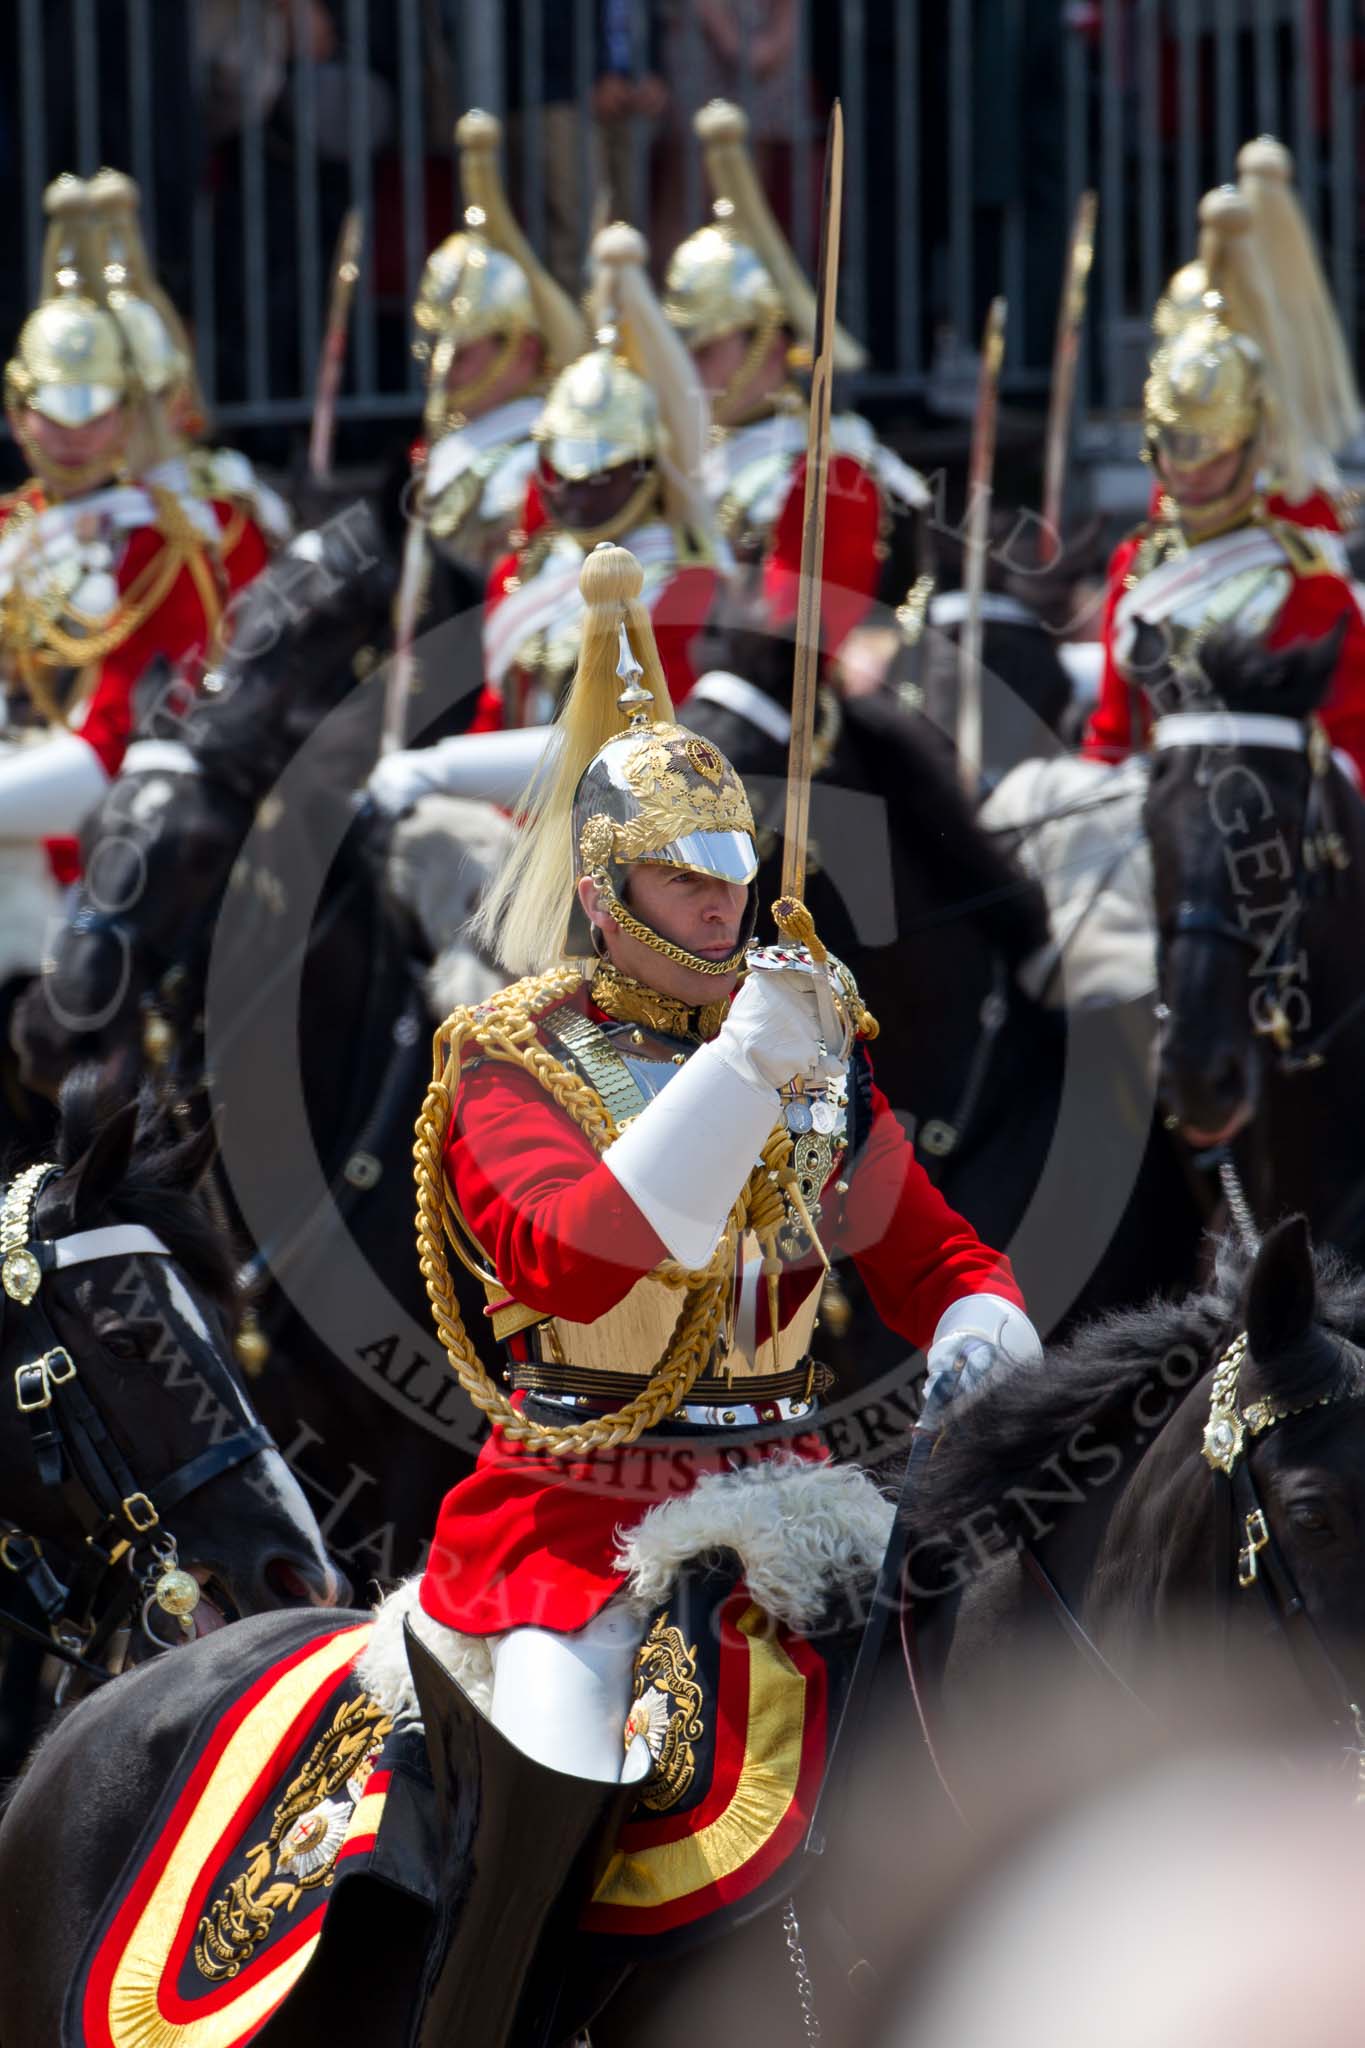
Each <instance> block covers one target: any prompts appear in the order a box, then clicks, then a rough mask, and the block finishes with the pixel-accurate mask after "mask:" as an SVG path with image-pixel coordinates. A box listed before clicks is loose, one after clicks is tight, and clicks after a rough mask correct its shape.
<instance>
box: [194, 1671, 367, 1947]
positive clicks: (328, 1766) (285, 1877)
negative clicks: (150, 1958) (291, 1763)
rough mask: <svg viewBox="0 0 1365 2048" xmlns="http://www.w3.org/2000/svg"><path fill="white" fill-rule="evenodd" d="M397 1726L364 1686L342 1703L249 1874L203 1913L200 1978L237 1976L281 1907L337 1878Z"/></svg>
mask: <svg viewBox="0 0 1365 2048" xmlns="http://www.w3.org/2000/svg"><path fill="white" fill-rule="evenodd" d="M392 1726H393V1723H392V1721H391V1720H390V1719H389V1716H388V1715H387V1714H386V1713H385V1712H384V1710H383V1708H382V1707H380V1706H379V1705H378V1703H377V1702H376V1701H374V1700H372V1699H371V1698H370V1697H369V1695H368V1694H365V1693H362V1694H361V1695H360V1697H359V1698H358V1699H353V1700H347V1701H345V1702H344V1703H343V1704H342V1705H341V1706H340V1707H339V1708H338V1709H337V1711H336V1714H335V1715H334V1716H333V1719H332V1724H331V1726H330V1728H328V1730H327V1732H326V1734H324V1735H322V1736H320V1737H319V1738H318V1740H317V1742H315V1743H314V1745H313V1749H312V1752H311V1754H310V1756H309V1758H308V1761H307V1762H306V1763H305V1764H304V1766H303V1769H302V1770H301V1771H300V1772H299V1773H298V1775H297V1777H296V1778H294V1779H293V1781H292V1782H291V1783H290V1785H289V1787H288V1789H287V1791H286V1792H285V1794H284V1797H283V1798H282V1799H281V1800H280V1802H279V1804H278V1805H277V1806H276V1808H275V1813H274V1817H273V1819H272V1820H271V1823H270V1833H269V1834H268V1835H267V1837H266V1839H265V1840H264V1841H263V1842H258V1843H257V1844H256V1846H255V1847H254V1848H253V1849H248V1851H247V1867H246V1869H245V1870H244V1871H243V1873H242V1875H241V1876H240V1877H236V1878H234V1879H233V1880H232V1883H231V1884H230V1885H229V1886H228V1887H227V1889H226V1891H225V1892H224V1893H223V1894H222V1895H221V1896H220V1897H219V1898H216V1899H215V1900H214V1902H213V1904H212V1905H211V1906H210V1907H209V1909H208V1911H207V1913H205V1914H204V1916H203V1918H202V1919H201V1920H200V1922H199V1938H198V1940H197V1941H196V1942H195V1945H194V1960H195V1964H196V1966H197V1968H198V1970H199V1974H200V1976H201V1977H207V1978H208V1979H209V1981H210V1982H211V1983H222V1982H224V1981H225V1980H226V1979H228V1978H229V1977H235V1976H236V1975H237V1973H238V1971H239V1970H240V1969H241V1968H242V1967H243V1965H244V1964H246V1963H248V1962H250V1960H251V1958H252V1956H253V1955H254V1954H255V1952H256V1950H257V1949H258V1948H259V1947H260V1946H261V1943H262V1942H264V1941H265V1940H267V1938H268V1937H269V1934H270V1930H271V1928H272V1927H273V1926H274V1924H275V1916H276V1915H277V1914H278V1913H292V1912H293V1910H294V1907H295V1906H296V1905H297V1904H298V1902H299V1900H300V1899H301V1898H302V1896H303V1894H304V1893H305V1892H307V1891H312V1890H314V1888H315V1887H316V1886H318V1885H321V1884H330V1883H331V1882H332V1879H333V1877H334V1875H335V1874H336V1860H337V1855H338V1853H339V1851H340V1849H341V1846H342V1843H343V1842H344V1841H345V1839H346V1833H347V1829H348V1827H349V1825H350V1821H351V1817H352V1815H353V1814H354V1812H355V1809H356V1806H357V1805H358V1804H359V1801H360V1796H361V1793H362V1792H363V1791H364V1787H365V1781H366V1779H367V1778H368V1777H369V1775H370V1773H371V1771H372V1770H373V1769H374V1761H375V1757H376V1756H377V1755H378V1753H379V1750H380V1747H381V1745H382V1744H383V1741H384V1738H385V1736H386V1735H387V1734H388V1733H389V1730H390V1729H391V1728H392ZM339 1793H341V1794H344V1795H346V1796H343V1797H341V1798H338V1797H337V1795H338V1794H339ZM272 1873H273V1876H274V1880H275V1881H274V1882H273V1883H269V1882H267V1880H268V1879H270V1878H271V1876H272Z"/></svg>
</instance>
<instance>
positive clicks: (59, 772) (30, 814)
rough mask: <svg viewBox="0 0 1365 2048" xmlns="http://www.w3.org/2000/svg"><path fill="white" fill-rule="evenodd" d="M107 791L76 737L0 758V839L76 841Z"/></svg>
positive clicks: (65, 735) (99, 767) (90, 751)
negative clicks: (63, 839) (73, 839)
mask: <svg viewBox="0 0 1365 2048" xmlns="http://www.w3.org/2000/svg"><path fill="white" fill-rule="evenodd" d="M108 787H109V777H108V776H107V775H106V773H105V771H104V764H103V763H102V761H101V760H100V757H99V755H98V754H97V753H96V752H95V749H94V748H93V747H92V746H90V745H89V743H88V742H87V741H85V740H83V739H82V738H81V737H80V734H79V733H74V732H59V733H54V734H53V736H52V738H51V739H47V740H37V741H35V742H34V743H33V744H32V745H31V746H26V747H14V748H12V749H8V750H6V751H5V752H4V753H0V839H58V838H67V837H70V838H75V837H76V835H77V834H78V833H79V831H80V829H81V827H82V826H83V825H84V823H85V821H86V819H87V818H88V817H89V816H90V813H91V812H92V811H93V810H94V808H95V806H96V804H97V803H98V802H99V801H100V798H101V797H102V796H103V795H104V792H105V790H106V789H108Z"/></svg>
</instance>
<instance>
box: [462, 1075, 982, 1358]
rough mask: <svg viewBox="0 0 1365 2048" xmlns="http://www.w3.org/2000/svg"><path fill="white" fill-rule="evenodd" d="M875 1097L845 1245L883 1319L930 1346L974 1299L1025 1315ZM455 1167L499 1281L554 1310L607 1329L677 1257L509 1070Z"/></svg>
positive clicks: (474, 1123) (843, 1214)
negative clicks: (961, 1303)
mask: <svg viewBox="0 0 1365 2048" xmlns="http://www.w3.org/2000/svg"><path fill="white" fill-rule="evenodd" d="M872 1099H873V1120H872V1128H871V1132H870V1134H869V1137H868V1140H867V1143H866V1145H865V1146H864V1148H863V1151H862V1152H861V1154H860V1155H859V1158H858V1162H857V1165H856V1167H855V1168H854V1169H853V1172H852V1174H851V1176H850V1182H849V1191H848V1193H847V1194H846V1195H845V1196H844V1197H843V1198H842V1205H841V1208H840V1210H839V1212H838V1214H837V1218H836V1221H835V1226H834V1230H833V1232H832V1233H831V1237H832V1242H833V1244H834V1245H837V1248H838V1249H840V1250H841V1251H846V1252H849V1253H851V1254H852V1256H853V1258H854V1259H855V1261H856V1262H857V1265H858V1269H859V1271H860V1272H861V1273H862V1275H863V1277H864V1279H865V1280H866V1281H867V1284H868V1288H869V1291H870V1292H871V1295H872V1299H873V1302H874V1303H875V1305H876V1308H877V1312H878V1314H879V1315H880V1316H881V1317H882V1320H883V1321H884V1322H885V1323H887V1324H888V1325H889V1326H890V1328H891V1329H893V1330H895V1331H897V1332H898V1333H899V1334H900V1335H901V1336H903V1337H906V1338H908V1339H909V1340H910V1342H911V1343H913V1344H916V1345H918V1346H920V1347H921V1348H923V1347H925V1346H927V1345H928V1344H929V1343H930V1342H931V1341H932V1339H933V1334H934V1330H935V1327H936V1326H937V1323H938V1320H939V1317H940V1316H941V1315H942V1314H943V1311H944V1309H946V1308H947V1307H948V1306H949V1304H950V1303H951V1302H954V1301H957V1300H958V1299H959V1298H960V1297H961V1296H962V1295H964V1294H999V1295H1002V1296H1003V1297H1004V1298H1005V1299H1006V1300H1008V1301H1013V1302H1015V1303H1017V1304H1018V1305H1019V1306H1020V1307H1022V1306H1023V1301H1022V1297H1021V1295H1020V1293H1019V1289H1018V1287H1017V1285H1016V1283H1015V1279H1014V1275H1013V1273H1012V1271H1011V1269H1010V1264H1009V1260H1008V1259H1006V1258H1005V1257H1004V1255H1003V1254H1002V1253H1000V1252H996V1251H992V1250H991V1248H990V1246H989V1245H985V1244H983V1243H982V1242H981V1239H980V1238H979V1237H978V1236H977V1235H976V1232H975V1231H974V1230H973V1229H972V1228H971V1226H970V1224H968V1223H967V1222H966V1221H965V1220H964V1219H963V1218H962V1217H961V1216H959V1215H958V1213H957V1211H956V1210H955V1209H953V1208H951V1207H950V1206H949V1204H948V1203H947V1202H945V1201H944V1199H943V1197H942V1195H940V1194H939V1192H938V1190H937V1189H936V1188H935V1187H934V1186H933V1184H932V1182H931V1181H930V1179H929V1177H928V1175H927V1174H926V1173H925V1171H924V1169H923V1167H922V1166H921V1165H920V1164H919V1162H918V1160H917V1159H916V1158H915V1155H914V1152H913V1150H912V1148H911V1145H910V1142H909V1140H908V1139H907V1138H906V1136H905V1133H904V1132H903V1131H902V1129H901V1127H900V1125H899V1124H898V1123H897V1121H896V1118H895V1116H894V1115H893V1114H892V1111H891V1108H890V1106H889V1104H888V1103H887V1100H886V1097H885V1096H884V1095H883V1094H882V1092H881V1090H880V1089H879V1088H876V1087H875V1086H874V1088H873V1091H872ZM445 1169H446V1175H447V1178H448V1180H449V1182H450V1186H451V1188H452V1190H453V1192H454V1195H455V1200H456V1202H457V1203H458V1205H459V1208H460V1212H461V1214H462V1215H463V1217H464V1219H465V1221H466V1223H467V1224H468V1225H469V1227H470V1229H471V1230H472V1231H473V1233H474V1236H475V1238H476V1239H477V1240H478V1242H479V1244H480V1245H481V1246H482V1247H483V1250H484V1251H485V1253H486V1254H487V1256H488V1258H489V1261H490V1263H491V1265H492V1267H493V1269H494V1271H495V1272H496V1273H497V1276H498V1278H499V1280H501V1282H502V1283H503V1285H504V1286H505V1287H506V1288H507V1290H508V1293H509V1294H510V1295H511V1296H512V1297H513V1298H514V1299H515V1300H517V1301H520V1302H524V1303H525V1304H526V1306H527V1307H528V1308H533V1309H537V1310H539V1311H540V1312H541V1313H542V1314H556V1315H560V1316H564V1317H566V1318H568V1319H569V1320H570V1321H572V1322H581V1323H590V1322H594V1321H596V1319H597V1318H598V1317H599V1316H602V1315H605V1314H606V1313H607V1311H608V1310H609V1309H611V1308H614V1307H615V1306H616V1304H617V1303H618V1302H619V1301H622V1300H624V1299H625V1296H626V1295H627V1294H628V1293H629V1292H630V1290H631V1288H632V1287H633V1286H634V1285H635V1282H636V1281H637V1280H639V1279H641V1278H643V1276H644V1275H645V1274H646V1273H650V1272H652V1271H653V1270H654V1268H655V1267H656V1266H658V1265H660V1264H662V1262H663V1261H664V1260H665V1259H666V1258H667V1257H668V1251H667V1247H666V1246H665V1245H664V1243H663V1241H662V1240H661V1239H660V1238H659V1237H658V1236H657V1234H656V1233H655V1231H654V1230H653V1228H652V1226H651V1225H650V1224H649V1223H648V1222H647V1221H646V1219H645V1217H644V1216H643V1215H642V1214H641V1212H640V1211H639V1209H637V1208H636V1206H635V1204H634V1203H633V1202H632V1201H631V1200H630V1198H629V1196H628V1195H627V1194H626V1193H625V1192H624V1190H623V1189H622V1187H621V1186H620V1184H619V1182H618V1181H617V1180H616V1179H615V1177H614V1176H613V1175H612V1174H611V1173H610V1172H609V1171H608V1169H607V1168H606V1167H605V1166H603V1164H602V1162H601V1161H600V1159H599V1158H598V1157H597V1155H596V1153H595V1152H594V1151H593V1148H592V1146H591V1145H590V1144H589V1142H588V1140H587V1138H586V1137H585V1136H584V1135H583V1133H582V1132H581V1131H579V1130H578V1129H577V1128H576V1126H575V1125H574V1124H573V1123H572V1122H571V1121H570V1119H569V1118H568V1117H566V1116H565V1115H564V1113H563V1111H562V1110H560V1109H558V1108H557V1107H556V1106H555V1104H554V1103H553V1102H551V1101H550V1099H549V1098H548V1097H547V1096H546V1094H545V1093H544V1091H543V1089H541V1088H540V1087H539V1086H538V1085H537V1083H536V1082H535V1081H533V1080H532V1079H531V1077H530V1075H529V1074H525V1073H522V1072H521V1071H519V1070H518V1069H517V1068H515V1067H512V1066H510V1065H507V1064H506V1063H504V1062H501V1061H489V1062H487V1063H481V1064H478V1065H475V1066H474V1067H472V1069H471V1070H470V1071H469V1072H468V1073H467V1074H466V1076H465V1078H464V1080H463V1082H462V1084H461V1088H460V1093H459V1096H458V1098H457V1102H456V1113H455V1118H454V1121H453V1124H452V1129H451V1134H450V1136H449V1138H448V1140H447V1144H446V1150H445Z"/></svg>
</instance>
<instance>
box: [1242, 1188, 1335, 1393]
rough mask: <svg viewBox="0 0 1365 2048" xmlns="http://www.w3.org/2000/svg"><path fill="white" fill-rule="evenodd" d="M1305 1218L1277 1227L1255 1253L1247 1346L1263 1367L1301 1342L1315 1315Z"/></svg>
mask: <svg viewBox="0 0 1365 2048" xmlns="http://www.w3.org/2000/svg"><path fill="white" fill-rule="evenodd" d="M1317 1295H1318V1290H1317V1280H1316V1278H1315V1276H1314V1272H1313V1244H1312V1240H1311V1238H1310V1237H1309V1235H1308V1219H1307V1217H1306V1216H1289V1217H1286V1219H1285V1221H1284V1222H1283V1223H1277V1224H1276V1226H1275V1228H1274V1229H1273V1230H1272V1231H1271V1232H1270V1233H1269V1235H1268V1236H1267V1238H1266V1240H1265V1242H1264V1243H1263V1244H1262V1246H1261V1249H1260V1250H1259V1251H1258V1252H1257V1254H1256V1264H1255V1265H1254V1266H1253V1267H1252V1270H1251V1282H1250V1285H1249V1286H1248V1288H1247V1303H1246V1328H1247V1348H1248V1349H1249V1350H1250V1352H1251V1355H1252V1357H1253V1358H1254V1359H1258V1360H1259V1361H1260V1362H1261V1364H1262V1365H1263V1366H1266V1365H1269V1364H1270V1363H1271V1362H1272V1361H1273V1360H1274V1359H1275V1358H1276V1357H1277V1356H1278V1355H1279V1354H1281V1353H1283V1352H1285V1351H1290V1350H1292V1349H1293V1348H1294V1347H1295V1346H1296V1345H1298V1344H1301V1343H1302V1341H1303V1339H1304V1338H1305V1337H1306V1336H1307V1334H1308V1332H1309V1330H1310V1329H1311V1328H1312V1325H1313V1319H1314V1316H1315V1315H1316V1313H1317Z"/></svg>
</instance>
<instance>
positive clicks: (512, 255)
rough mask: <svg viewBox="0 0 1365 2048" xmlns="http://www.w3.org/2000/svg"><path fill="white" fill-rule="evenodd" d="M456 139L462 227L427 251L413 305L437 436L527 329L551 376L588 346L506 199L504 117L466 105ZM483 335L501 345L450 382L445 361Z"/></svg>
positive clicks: (486, 385)
mask: <svg viewBox="0 0 1365 2048" xmlns="http://www.w3.org/2000/svg"><path fill="white" fill-rule="evenodd" d="M455 141H456V145H457V147H458V149H459V152H460V186H461V192H462V195H463V199H464V225H463V226H462V227H461V228H460V229H459V230H458V231H457V232H456V233H455V234H453V235H448V236H447V237H446V239H445V241H443V242H442V243H440V244H439V246H438V247H437V248H435V249H434V250H433V251H432V253H431V255H430V256H429V257H428V258H427V262H426V267H425V269H424V270H423V272H422V276H421V280H420V282H419V284H418V287H417V297H416V300H415V301H414V303H413V309H412V316H413V323H414V326H415V329H416V335H415V339H414V342H413V353H414V354H415V355H416V356H417V358H418V360H419V361H421V362H424V363H425V364H426V365H427V406H426V424H427V432H428V434H429V435H431V436H432V437H433V438H435V437H436V436H437V435H438V434H439V433H441V432H443V431H445V430H446V429H447V428H448V427H451V426H455V425H458V424H460V423H462V421H463V420H464V419H466V418H467V417H468V416H469V413H470V409H471V408H472V407H474V406H476V405H477V404H478V403H479V400H480V398H481V397H482V395H483V393H484V392H486V391H488V390H489V389H491V387H492V386H493V384H495V383H496V382H497V380H498V378H499V377H501V376H502V374H503V372H504V371H505V369H506V368H507V365H508V363H509V362H510V361H511V359H512V357H513V355H514V354H515V352H516V350H517V348H518V346H519V345H520V343H521V341H522V339H523V337H524V336H525V335H528V334H531V335H534V336H535V337H536V338H537V340H538V341H539V342H540V344H541V347H542V350H543V360H544V366H545V369H546V370H547V371H548V372H549V373H551V374H552V373H553V372H554V371H555V370H557V369H560V368H561V367H562V366H563V365H564V364H565V363H569V362H572V361H573V359H574V357H575V356H578V355H581V354H582V352H583V350H584V349H585V348H586V347H587V345H588V334H587V329H586V327H585V326H584V323H583V320H582V318H581V316H580V314H579V312H578V309H577V308H576V307H575V305H574V303H573V301H572V300H571V299H570V298H569V296H568V294H567V292H565V291H564V290H563V288H562V287H561V286H560V285H558V284H556V282H555V280H554V279H553V278H552V277H551V276H550V274H549V272H548V271H547V270H546V269H545V267H544V265H543V264H542V263H541V262H540V261H539V259H538V258H537V256H536V254H535V252H534V250H533V249H532V248H531V245H530V243H529V242H528V241H527V240H526V237H525V236H524V235H523V233H522V231H521V229H520V227H519V226H518V225H517V221H516V219H515V216H514V215H513V213H512V209H511V207H510V205H509V204H508V200H507V194H506V192H505V190H504V189H503V183H502V176H501V172H500V170H499V167H498V155H499V151H500V149H501V145H502V123H501V122H500V121H499V120H498V118H497V116H496V115H495V114H487V113H484V112H483V111H482V109H480V108H477V107H475V108H471V110H470V111H469V112H468V113H467V114H464V115H462V116H461V118H460V120H459V121H458V122H457V123H456V124H455ZM489 337H492V338H494V339H496V340H497V342H498V343H499V347H498V349H497V352H496V354H495V355H494V357H493V359H492V361H491V362H490V363H489V364H487V365H486V366H485V367H484V368H482V369H480V370H479V372H478V373H477V375H476V376H474V377H472V378H470V379H469V380H468V382H467V383H465V384H463V385H458V384H457V385H454V386H453V387H452V386H451V384H450V372H451V367H452V365H453V364H454V362H455V359H456V357H457V356H458V355H459V353H460V351H461V349H463V348H467V347H469V346H470V345H471V344H472V343H474V342H476V341H482V340H485V339H487V338H489Z"/></svg>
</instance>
